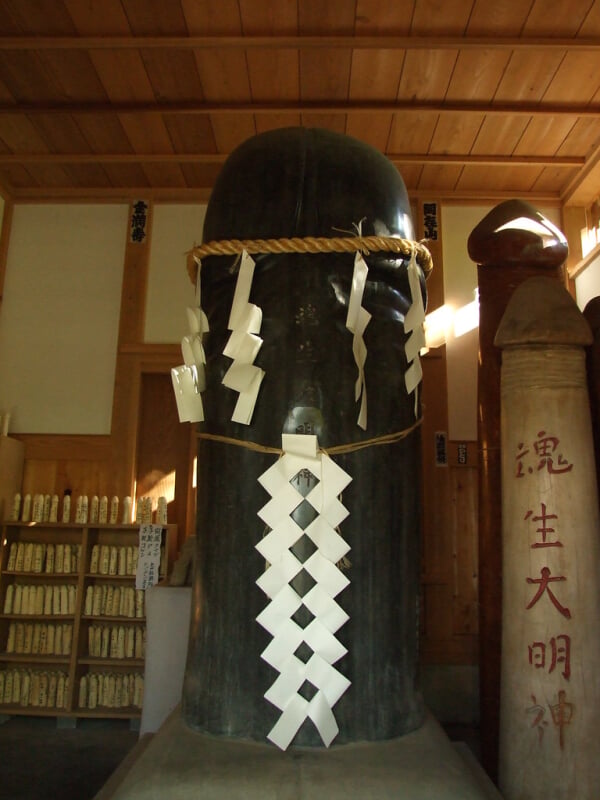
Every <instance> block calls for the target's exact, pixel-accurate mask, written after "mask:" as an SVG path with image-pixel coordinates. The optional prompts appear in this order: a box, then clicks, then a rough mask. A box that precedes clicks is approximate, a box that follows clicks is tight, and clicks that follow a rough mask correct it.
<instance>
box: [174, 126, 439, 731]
mask: <svg viewBox="0 0 600 800" xmlns="http://www.w3.org/2000/svg"><path fill="white" fill-rule="evenodd" d="M359 224H362V235H363V236H367V235H371V234H377V235H382V236H398V237H403V238H406V239H413V238H414V236H413V229H412V223H411V218H410V208H409V203H408V199H407V195H406V190H405V187H404V183H403V181H402V178H401V177H400V175H399V174H398V172H397V171H396V169H395V168H394V167H393V165H392V164H391V163H390V162H389V161H388V160H387V159H385V158H384V157H383V156H382V155H381V154H380V153H379V152H378V151H376V150H374V149H372V148H370V147H368V146H366V145H365V144H363V143H361V142H358V141H357V140H354V139H351V138H349V137H345V136H340V135H336V134H333V133H329V132H326V131H322V130H307V129H301V128H297V129H296V128H291V129H283V130H277V131H272V132H269V133H266V134H262V135H259V136H257V137H255V138H253V139H250V140H248V141H247V142H246V143H244V144H243V145H242V146H241V147H239V148H238V150H236V151H235V152H234V153H233V154H232V155H231V156H230V157H229V159H228V160H227V162H226V164H225V166H224V167H223V170H222V172H221V174H220V176H219V179H218V181H217V183H216V186H215V188H214V191H213V194H212V196H211V200H210V203H209V206H208V209H207V214H206V220H205V226H204V233H203V240H204V242H208V241H211V240H231V239H259V238H271V239H273V238H282V237H298V236H299V237H309V236H321V237H323V236H325V237H334V236H340V235H341V236H343V235H348V236H354V235H356V230H355V228H354V226H355V225H359ZM253 257H254V260H255V261H256V268H255V272H254V280H253V284H252V292H251V296H250V302H252V303H255V304H256V305H258V306H260V308H262V312H263V321H262V328H261V334H260V335H261V337H262V338H263V340H264V343H263V345H262V348H261V350H260V352H259V354H258V356H257V358H256V360H255V362H254V363H255V364H256V365H258V366H260V367H261V368H262V369H263V370H265V373H266V374H265V378H264V381H263V383H262V385H261V389H260V393H259V396H258V401H257V403H256V407H255V409H254V413H253V417H252V420H251V423H250V425H248V426H246V425H242V424H238V423H235V422H231V415H232V411H233V408H234V405H235V401H236V399H237V395H236V393H235V392H233V391H231V390H229V389H227V388H226V387H224V386H223V385H222V383H221V380H222V377H223V375H224V374H225V372H226V370H227V369H228V367H229V366H230V364H231V360H230V359H228V358H226V357H225V356H224V355H223V354H222V352H223V348H224V346H225V343H226V341H227V339H228V337H229V331H228V330H227V322H228V316H229V311H230V308H231V302H232V296H233V292H234V287H235V281H236V270H237V267H236V259H235V258H234V257H227V256H208V257H204V258H203V259H202V267H201V275H202V305H203V308H204V310H205V311H206V313H207V315H208V319H209V323H210V333H209V334H208V335H207V337H206V339H205V347H206V352H207V387H206V391H205V392H204V394H203V400H204V407H205V412H206V420H207V421H206V422H205V423H202V424H200V426H199V431H200V433H201V435H202V433H203V432H205V433H209V434H216V435H219V436H223V437H228V438H230V439H233V440H236V442H237V444H236V443H224V442H223V441H215V440H209V439H203V438H200V439H199V444H198V475H199V479H198V487H199V488H198V514H197V518H198V524H197V528H198V530H197V534H198V537H197V538H198V560H197V564H198V569H197V574H196V576H195V582H194V600H193V610H192V625H191V635H190V643H189V654H188V663H187V668H186V677H185V685H184V691H183V703H182V705H183V717H184V720H185V721H186V723H187V724H188V725H189V726H191V727H192V728H194V729H196V730H200V731H205V732H207V733H211V734H216V735H221V736H229V737H236V738H245V739H256V740H261V741H263V740H265V737H266V735H267V733H268V731H269V730H270V729H271V728H272V726H273V725H274V724H275V722H276V721H277V718H278V716H279V714H280V712H279V710H278V709H277V708H275V707H274V706H272V705H270V703H269V702H268V701H267V700H265V698H264V697H263V695H264V693H265V691H266V690H267V689H268V688H269V686H270V685H271V684H272V682H273V680H274V679H275V677H276V675H275V673H274V671H273V669H272V668H271V667H269V665H268V664H266V663H265V661H263V660H262V659H261V653H262V651H263V650H264V648H265V647H266V646H267V644H268V643H269V641H270V637H269V635H268V633H267V632H266V631H264V630H263V629H262V628H261V627H260V625H259V624H258V623H257V622H256V617H257V615H258V614H259V613H260V612H261V611H262V610H263V608H264V607H265V604H266V600H265V596H264V594H263V593H262V592H261V590H260V589H259V588H258V587H257V586H256V584H255V581H256V579H257V578H258V577H259V576H260V575H261V573H262V572H263V571H264V569H265V563H264V559H262V558H261V556H260V555H259V553H258V552H257V551H256V550H255V544H256V543H257V542H258V541H259V540H260V538H261V537H262V536H263V534H264V530H263V527H264V526H263V525H262V523H261V521H260V519H259V518H258V517H257V511H258V510H259V509H260V508H261V507H262V506H263V504H264V503H265V502H266V501H267V500H268V497H267V495H266V493H265V491H264V490H263V489H262V488H261V486H260V485H259V484H258V483H257V478H258V477H259V476H260V475H261V474H262V473H263V472H264V471H265V470H266V469H267V468H268V467H269V466H270V465H271V464H272V463H273V462H274V460H275V458H276V456H273V455H272V454H270V453H264V452H256V451H255V450H252V449H249V448H247V447H244V446H243V444H244V443H250V442H252V443H256V444H259V445H263V446H266V447H270V448H280V447H281V435H282V433H312V434H316V435H317V436H318V440H319V444H320V446H321V447H322V448H324V449H325V450H327V448H330V447H334V446H337V445H343V444H349V445H353V444H358V443H360V442H364V441H366V440H368V439H373V438H378V437H383V436H385V435H387V434H393V433H396V432H399V431H402V430H404V429H410V428H411V427H412V426H413V425H414V423H415V402H414V395H412V394H411V395H410V396H409V395H408V393H407V390H406V388H405V372H406V369H407V359H406V355H405V350H404V346H405V343H406V340H407V335H406V334H405V332H404V327H403V321H404V317H405V314H406V312H407V309H408V308H409V305H410V302H411V293H410V290H409V284H408V277H407V263H408V258H406V257H401V256H399V255H395V254H392V253H389V252H385V253H371V254H369V255H368V256H366V261H367V264H368V266H369V276H368V281H367V285H366V288H365V293H364V298H363V306H364V307H365V308H366V309H367V310H368V311H369V312H370V313H371V314H372V319H371V321H370V323H369V325H368V327H367V329H366V333H365V343H366V346H367V352H368V355H367V361H366V366H365V376H366V389H367V396H368V423H367V427H366V430H364V431H363V430H361V428H359V427H358V426H357V416H358V410H359V407H358V404H357V403H356V402H355V400H354V384H355V381H356V377H357V367H356V364H355V362H354V358H353V354H352V338H353V337H352V334H351V333H350V331H349V330H347V328H346V327H345V321H346V313H347V304H348V296H349V292H350V287H351V282H352V274H353V262H354V255H353V254H351V253H350V254H349V253H346V254H339V253H338V254H336V253H318V254H307V253H303V254H268V253H265V254H259V255H255V256H253ZM424 281H425V276H424V274H423V271H422V270H421V271H420V283H421V291H422V294H423V297H424V295H425V288H424V287H425V282H424ZM419 413H420V411H418V410H417V414H419ZM334 459H335V461H336V463H337V464H339V465H340V466H341V467H342V468H343V469H344V470H345V471H346V472H347V473H349V474H350V475H351V476H352V483H351V484H350V485H349V487H348V488H347V489H346V491H345V492H344V496H343V503H344V505H345V506H346V508H347V509H348V510H349V516H348V518H347V519H346V520H345V521H344V522H343V523H342V525H341V533H342V535H343V537H344V538H345V539H346V541H347V542H348V543H349V544H350V546H351V550H350V552H349V554H348V559H349V562H350V563H349V564H348V565H346V570H345V574H346V575H347V577H348V578H349V580H350V585H349V586H348V587H347V588H346V589H345V590H344V591H343V592H342V593H341V594H340V595H339V596H338V597H337V598H336V599H337V601H338V602H339V604H340V605H341V606H342V608H343V609H344V610H345V611H346V612H347V613H348V615H349V620H348V622H346V624H345V625H344V626H343V627H342V628H341V629H340V631H339V633H338V634H337V636H338V639H339V640H340V641H341V642H342V643H343V644H344V645H345V647H346V648H347V650H348V653H347V655H346V656H344V657H343V658H342V660H341V661H340V662H338V663H337V664H336V667H337V668H338V669H339V670H340V671H341V672H342V673H343V674H344V675H345V676H346V677H347V678H349V680H350V681H351V686H350V688H349V689H348V690H347V691H346V692H345V694H344V695H343V696H342V697H341V699H340V700H339V702H338V703H337V705H336V706H335V708H334V714H335V717H336V720H337V722H338V725H339V729H340V732H339V735H338V737H337V739H336V740H335V743H336V744H341V743H347V742H355V741H360V740H371V741H373V740H382V739H389V738H393V737H397V736H399V735H401V734H404V733H406V732H408V731H411V730H414V729H416V728H417V727H419V726H420V725H421V723H422V720H423V706H422V701H421V697H420V695H419V693H418V690H417V687H416V673H417V640H418V624H417V606H418V574H419V535H418V534H419V480H420V463H419V459H420V445H419V433H418V429H415V430H413V431H412V432H410V433H409V434H408V435H407V436H406V437H405V438H403V439H402V440H400V441H396V442H394V443H392V444H383V445H379V446H377V445H374V446H369V447H366V448H365V449H361V450H353V451H351V452H348V453H344V454H337V455H335V456H334ZM305 516H306V512H305V510H304V509H303V508H299V509H298V510H297V511H296V512H295V514H294V519H296V521H297V522H299V523H301V524H302V523H303V521H307V520H305V519H304V518H305ZM301 583H302V579H300V581H299V584H301ZM301 588H302V587H301V586H300V588H299V589H298V590H299V592H300V589H301ZM300 616H302V615H300ZM300 624H304V623H303V622H301V623H300ZM293 744H295V745H320V744H321V739H320V737H319V735H318V733H317V731H316V729H315V727H314V726H313V724H312V723H311V721H310V720H306V721H305V722H304V723H303V725H302V727H301V728H300V730H299V731H298V734H297V735H296V737H295V739H294V742H293Z"/></svg>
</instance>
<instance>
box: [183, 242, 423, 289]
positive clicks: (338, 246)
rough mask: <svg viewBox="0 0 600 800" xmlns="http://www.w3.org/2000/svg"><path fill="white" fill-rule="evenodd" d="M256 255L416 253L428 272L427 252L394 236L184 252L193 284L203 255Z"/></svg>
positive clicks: (222, 245)
mask: <svg viewBox="0 0 600 800" xmlns="http://www.w3.org/2000/svg"><path fill="white" fill-rule="evenodd" d="M244 250H245V251H246V252H247V253H248V254H249V255H255V254H257V253H356V252H357V251H359V250H360V251H361V252H363V253H368V252H388V253H399V254H400V255H402V256H407V257H408V256H411V255H412V254H413V252H414V253H415V254H416V258H417V262H418V264H419V265H420V267H421V268H422V269H423V271H424V272H425V274H426V275H428V274H429V273H430V272H431V269H432V266H433V261H432V258H431V253H430V252H429V250H428V249H427V248H426V247H425V245H424V244H422V243H421V242H413V241H411V240H410V239H402V238H400V237H396V236H334V237H326V236H319V237H315V236H306V237H303V238H300V237H294V238H291V239H222V240H219V241H212V242H206V243H205V244H202V245H199V246H197V247H193V248H192V249H191V250H189V251H188V253H187V257H188V259H187V268H188V273H189V275H190V278H191V280H192V281H193V282H194V283H195V282H196V278H197V273H198V264H197V261H198V260H200V259H201V258H202V257H203V256H233V255H239V254H240V253H242V251H244Z"/></svg>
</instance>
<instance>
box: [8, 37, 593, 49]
mask: <svg viewBox="0 0 600 800" xmlns="http://www.w3.org/2000/svg"><path fill="white" fill-rule="evenodd" d="M256 48H262V49H277V50H289V49H295V50H305V49H328V50H331V49H352V50H448V49H450V50H454V49H461V50H467V49H468V50H473V49H478V50H480V49H485V50H527V51H531V50H546V51H557V50H568V51H587V52H594V51H600V38H598V37H577V38H565V37H557V38H552V37H533V36H532V37H516V36H501V37H500V36H388V35H383V36H113V35H107V36H0V50H111V49H122V50H123V49H139V50H149V49H152V50H155V49H163V50H165V49H166V50H183V49H185V50H190V49H191V50H207V49H208V50H214V49H218V50H224V49H244V50H248V49H256Z"/></svg>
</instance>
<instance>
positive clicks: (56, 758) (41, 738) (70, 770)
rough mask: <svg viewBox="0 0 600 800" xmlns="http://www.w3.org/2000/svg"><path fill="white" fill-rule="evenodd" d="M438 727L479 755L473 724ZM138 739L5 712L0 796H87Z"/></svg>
mask: <svg viewBox="0 0 600 800" xmlns="http://www.w3.org/2000/svg"><path fill="white" fill-rule="evenodd" d="M444 728H445V730H446V733H447V734H448V736H449V737H450V739H452V740H454V741H462V742H465V743H466V744H467V745H468V747H469V749H470V751H471V752H472V753H473V754H474V755H475V757H478V756H479V738H478V730H477V728H476V727H473V726H469V725H445V726H444ZM138 740H139V734H138V732H137V731H134V730H130V727H129V723H128V722H127V721H125V720H89V719H81V720H78V721H77V727H76V728H74V729H73V728H70V729H69V728H67V729H65V728H61V727H59V726H58V725H57V720H56V718H53V717H49V718H43V717H19V716H15V717H11V718H10V719H8V720H7V721H6V722H4V724H2V725H0V765H1V773H0V800H47V798H54V797H56V798H60V800H92V798H94V797H95V795H96V794H97V793H98V792H99V791H100V790H101V789H102V788H103V787H104V786H106V784H107V782H108V781H109V779H110V777H111V775H112V774H113V773H114V771H115V770H116V769H117V767H118V766H119V764H121V762H122V761H123V759H125V757H126V756H127V755H128V754H129V753H130V752H131V751H132V749H133V748H134V746H135V745H136V744H137V743H138Z"/></svg>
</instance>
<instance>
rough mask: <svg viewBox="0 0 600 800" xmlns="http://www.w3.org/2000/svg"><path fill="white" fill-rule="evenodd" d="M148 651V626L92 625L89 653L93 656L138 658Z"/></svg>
mask: <svg viewBox="0 0 600 800" xmlns="http://www.w3.org/2000/svg"><path fill="white" fill-rule="evenodd" d="M145 653H146V628H145V627H139V626H138V627H136V628H134V627H132V626H125V625H90V627H89V628H88V655H89V656H91V658H115V659H121V658H138V659H143V658H144V655H145Z"/></svg>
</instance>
